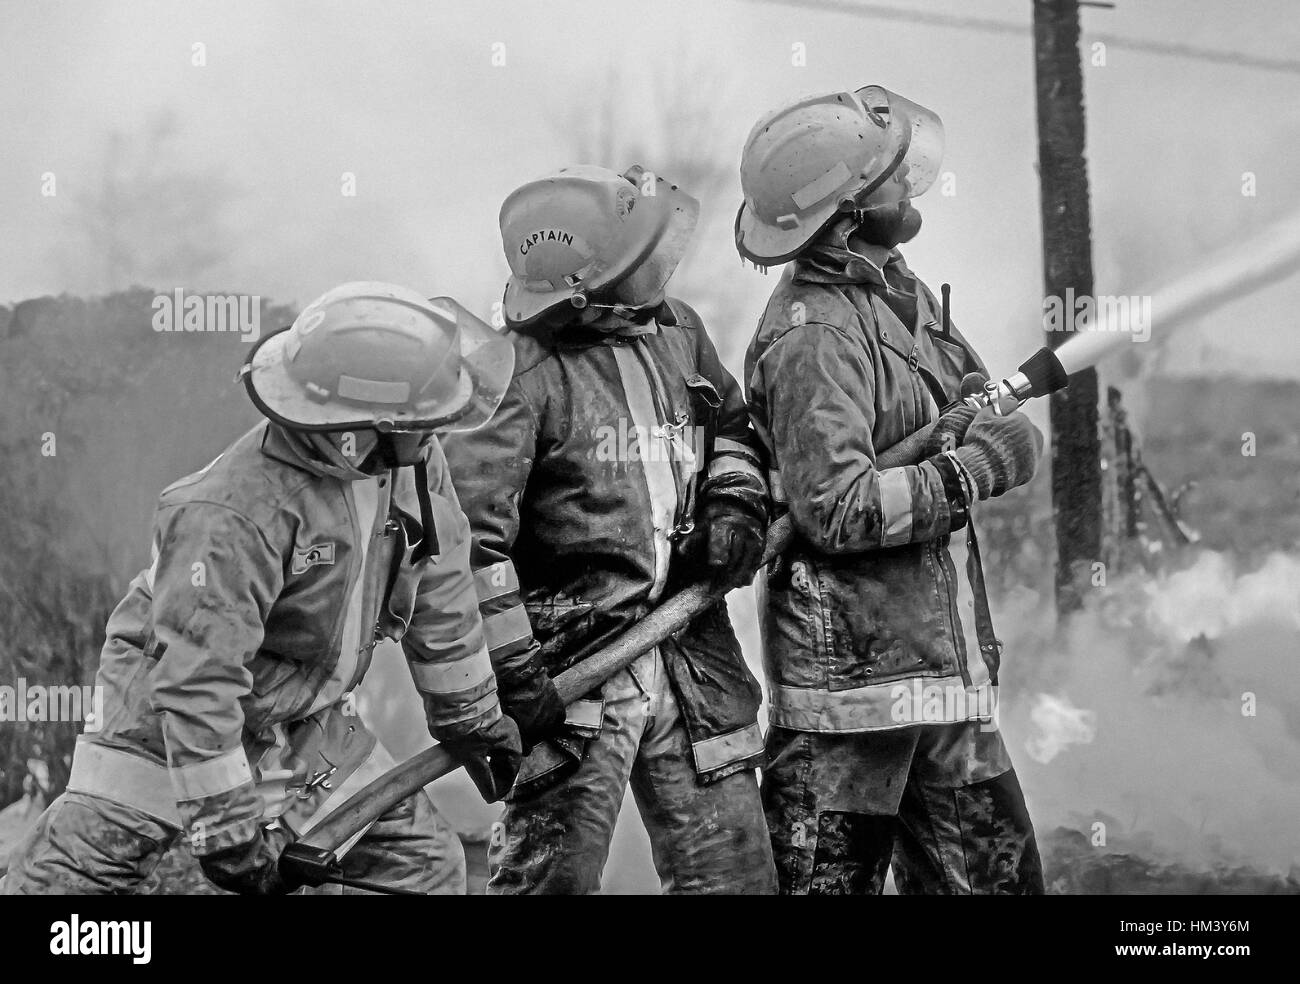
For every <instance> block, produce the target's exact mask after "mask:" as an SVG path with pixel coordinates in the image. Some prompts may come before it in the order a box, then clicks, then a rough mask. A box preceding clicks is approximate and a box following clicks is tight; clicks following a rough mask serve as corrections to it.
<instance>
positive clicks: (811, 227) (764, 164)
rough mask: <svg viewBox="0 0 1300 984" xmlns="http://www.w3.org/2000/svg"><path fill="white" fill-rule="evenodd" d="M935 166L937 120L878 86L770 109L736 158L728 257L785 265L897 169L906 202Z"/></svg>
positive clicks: (921, 189)
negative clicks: (732, 248)
mask: <svg viewBox="0 0 1300 984" xmlns="http://www.w3.org/2000/svg"><path fill="white" fill-rule="evenodd" d="M942 159H943V123H942V122H941V121H940V120H939V117H938V116H936V115H935V114H934V113H933V112H931V111H930V110H928V109H926V108H925V107H924V106H919V105H917V104H916V103H914V102H911V101H910V100H908V99H904V98H903V97H902V96H900V95H898V94H896V93H893V92H890V91H889V90H888V89H885V88H882V87H881V86H878V85H869V86H864V87H863V88H861V89H858V90H857V91H856V92H831V93H826V94H824V95H818V96H809V97H808V98H806V99H801V100H799V101H798V102H796V103H794V104H793V105H790V106H785V107H782V108H781V109H777V110H774V111H773V112H770V113H768V114H767V115H765V116H764V117H763V118H762V119H760V120H759V121H758V123H757V124H756V125H755V126H754V129H753V130H751V131H750V134H749V138H748V139H747V140H746V141H745V149H744V152H743V153H742V155H741V159H740V186H741V190H742V191H743V192H744V196H745V200H744V203H743V204H742V205H741V206H740V212H739V213H738V214H737V215H736V249H738V250H739V251H740V254H741V255H742V256H744V257H746V258H747V259H750V260H752V261H753V262H755V263H758V264H760V265H764V266H770V265H773V264H777V263H785V262H786V261H788V260H791V259H794V257H796V256H798V255H799V253H800V252H802V251H803V249H804V247H806V246H807V245H808V244H809V243H810V242H812V241H813V240H814V239H815V238H816V237H817V235H818V234H819V233H820V232H821V231H822V230H823V229H825V228H826V227H827V226H828V225H830V223H831V222H833V221H834V220H835V219H836V217H837V216H838V215H839V214H841V213H843V212H848V211H852V210H853V209H855V208H858V207H861V205H862V203H863V201H864V200H865V199H866V198H867V197H868V196H869V195H870V194H871V193H872V192H874V191H875V190H876V189H877V188H879V187H880V186H881V185H882V184H884V183H885V182H886V181H887V180H889V178H890V177H891V176H893V175H894V174H895V173H896V172H898V171H899V170H900V169H905V170H904V171H903V174H904V176H905V178H906V180H907V182H908V185H909V189H908V193H907V197H909V198H915V197H916V196H918V195H921V194H924V193H925V191H926V190H927V189H928V188H929V187H930V186H931V185H932V184H933V183H934V180H935V178H936V177H937V176H938V173H939V164H940V162H941V161H942Z"/></svg>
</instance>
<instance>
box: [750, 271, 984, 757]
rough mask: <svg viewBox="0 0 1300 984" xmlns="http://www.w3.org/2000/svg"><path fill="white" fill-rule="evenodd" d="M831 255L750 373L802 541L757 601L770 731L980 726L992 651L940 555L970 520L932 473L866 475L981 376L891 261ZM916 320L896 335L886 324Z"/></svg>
mask: <svg viewBox="0 0 1300 984" xmlns="http://www.w3.org/2000/svg"><path fill="white" fill-rule="evenodd" d="M828 252H829V253H831V254H832V258H830V259H828V258H826V257H825V256H823V257H821V258H819V259H818V260H817V261H815V262H810V261H805V260H799V261H796V262H795V263H793V264H791V265H790V266H788V267H787V268H786V270H785V271H784V273H783V275H782V277H781V280H780V283H779V284H778V285H777V288H776V290H775V291H774V293H773V295H772V297H771V300H770V301H769V302H768V305H767V309H766V310H765V312H764V314H763V317H762V319H761V321H760V323H759V326H758V330H757V332H756V334H755V336H754V339H753V341H752V342H751V344H750V347H749V351H748V353H747V356H746V360H745V372H746V380H747V383H748V387H749V391H748V395H749V400H750V408H751V413H752V414H753V417H754V423H755V428H756V430H757V432H758V434H759V437H760V439H761V440H762V442H763V444H764V445H765V447H766V449H767V452H768V459H769V466H770V467H771V468H772V469H773V474H774V479H775V480H774V482H773V485H774V488H773V493H774V498H775V499H777V501H778V506H779V507H781V503H782V502H783V503H784V506H783V507H784V508H788V510H789V512H790V515H791V517H792V519H793V522H794V526H795V530H796V533H797V537H796V540H795V543H794V545H793V546H792V548H791V549H790V550H789V551H788V552H787V553H786V555H785V556H784V557H783V558H781V560H780V561H779V562H778V563H777V564H774V565H773V567H772V569H771V570H769V571H768V573H767V576H766V583H765V585H764V590H763V591H762V592H761V593H760V599H761V608H760V617H761V618H762V621H763V638H764V649H765V653H764V657H765V666H766V671H767V674H768V679H769V684H770V693H769V697H770V701H771V716H770V721H771V723H772V724H774V725H779V726H781V727H785V728H791V729H795V730H801V731H826V732H855V731H870V730H875V729H883V728H895V727H902V726H906V725H909V724H915V723H919V722H920V721H922V720H926V721H929V720H935V721H943V720H961V719H968V718H976V717H980V718H982V717H987V716H988V709H989V706H990V701H992V700H995V699H996V695H995V694H992V693H990V690H991V688H992V686H993V685H994V684H996V679H997V666H998V652H997V645H996V642H995V640H993V639H992V638H991V632H990V634H989V637H988V638H985V639H980V640H976V639H973V638H972V639H969V640H968V639H967V637H966V636H967V632H966V628H967V627H966V626H963V622H962V612H961V611H960V608H961V607H962V606H961V605H959V597H960V594H961V592H960V591H959V587H960V583H961V581H962V578H961V576H960V575H959V574H958V571H957V568H956V565H954V563H953V559H952V557H951V555H950V553H949V533H950V532H951V531H952V530H954V529H957V528H959V527H960V526H963V525H965V522H966V515H965V506H964V503H963V502H962V500H961V499H960V497H959V496H958V497H954V496H952V495H951V494H950V490H949V489H948V488H946V487H945V484H944V480H943V476H942V475H941V473H940V471H939V469H937V468H936V467H935V465H933V464H931V463H929V462H924V463H921V464H916V465H908V466H905V467H901V468H890V469H886V470H884V471H877V470H876V467H875V460H876V451H877V449H884V448H888V447H890V446H891V445H893V444H895V443H896V442H898V441H899V440H901V439H902V438H904V437H906V436H908V435H910V434H911V433H913V432H914V431H916V430H917V429H919V428H920V427H921V426H923V425H924V424H926V423H927V422H929V421H931V420H933V419H935V417H936V415H937V412H938V410H939V408H941V407H942V406H944V405H946V404H947V403H950V402H952V401H953V400H955V399H956V398H957V396H958V393H959V387H960V383H961V379H962V377H963V376H964V375H965V374H966V373H967V372H970V371H975V370H978V371H981V372H982V371H984V370H983V365H982V363H981V362H980V360H979V358H978V357H977V356H976V354H975V353H974V351H973V350H972V349H971V348H970V346H969V345H968V344H967V343H966V341H965V340H964V339H963V338H962V336H961V335H960V333H958V332H957V331H956V329H952V331H951V333H950V334H949V335H948V336H946V337H945V336H944V335H943V333H942V331H941V329H940V326H939V323H938V320H939V317H940V314H939V309H938V305H937V304H936V303H935V300H934V297H933V296H932V295H931V293H930V291H929V290H928V288H926V287H925V285H924V284H922V283H921V282H920V281H919V280H917V279H916V278H915V277H914V276H913V275H912V273H911V271H909V270H908V269H907V267H906V265H905V264H904V263H903V260H902V257H901V256H900V255H899V254H898V253H897V251H894V252H892V253H890V252H888V251H884V250H880V251H878V252H874V253H872V254H871V255H863V254H861V253H851V252H849V251H848V250H847V249H841V250H838V251H835V250H831V251H828ZM886 275H888V277H889V278H890V280H892V284H893V286H892V287H890V286H889V284H888V282H887V279H886ZM890 290H893V291H894V294H895V296H894V298H892V300H893V301H894V303H893V304H891V303H889V300H890V297H889V291H890ZM900 296H901V298H902V300H901V302H900V300H899V297H900ZM909 306H910V307H911V308H912V310H913V311H914V317H913V319H912V320H911V323H910V324H905V323H904V322H903V321H902V320H901V319H900V317H899V315H898V313H896V311H895V310H894V308H896V307H897V308H899V309H901V310H905V311H906V310H907V309H908V307H909ZM918 688H919V689H918ZM917 694H920V695H921V699H920V700H919V701H918V700H916V699H914V695H917ZM935 695H937V697H938V703H937V704H936V702H935V701H934V700H933V699H931V700H929V702H928V703H926V698H932V697H934V696H935Z"/></svg>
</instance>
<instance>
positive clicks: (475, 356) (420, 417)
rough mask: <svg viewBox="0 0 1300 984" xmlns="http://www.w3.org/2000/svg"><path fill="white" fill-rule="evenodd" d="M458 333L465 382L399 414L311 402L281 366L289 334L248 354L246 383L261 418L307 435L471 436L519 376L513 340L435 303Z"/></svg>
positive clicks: (455, 307) (444, 301)
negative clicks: (370, 432)
mask: <svg viewBox="0 0 1300 984" xmlns="http://www.w3.org/2000/svg"><path fill="white" fill-rule="evenodd" d="M429 303H430V304H432V305H433V306H435V307H437V308H439V309H440V313H441V314H443V315H444V316H446V317H447V319H448V320H455V321H456V324H457V327H458V328H459V332H458V337H459V340H460V357H461V365H460V376H459V379H458V380H457V385H456V387H455V390H454V391H453V392H452V393H451V394H450V395H449V396H447V397H445V398H443V399H441V400H430V401H428V402H425V403H417V404H415V405H414V406H413V407H410V408H404V409H398V408H394V409H393V411H392V412H391V413H388V412H384V413H377V412H374V411H362V410H361V409H360V408H358V407H356V406H352V405H350V404H349V403H348V402H347V401H345V400H339V399H324V400H317V399H313V398H312V397H311V396H310V395H309V394H308V393H307V392H306V390H305V389H304V388H303V387H302V386H300V385H299V384H298V383H297V382H296V381H294V380H293V379H292V378H291V377H290V376H289V375H288V373H286V372H284V371H283V369H282V368H281V367H282V366H283V364H284V361H285V350H286V348H287V346H288V345H289V343H290V341H291V336H290V335H289V334H288V332H289V328H288V327H286V328H281V329H280V330H279V331H275V332H272V333H271V334H269V335H265V336H263V337H262V339H261V340H260V341H258V343H257V344H256V345H255V346H254V348H253V350H252V351H251V352H250V353H249V354H248V359H247V360H246V361H245V363H244V366H243V368H242V369H241V370H240V378H241V379H242V380H243V382H244V387H245V389H247V391H248V395H249V398H250V399H251V400H252V401H253V405H254V406H256V407H257V409H258V410H259V411H261V413H262V414H263V415H265V416H266V417H267V418H269V419H270V420H273V421H275V422H276V423H278V424H282V425H283V426H285V427H289V428H292V429H294V430H301V431H346V430H362V429H375V430H382V431H434V430H473V429H474V428H475V427H479V426H481V425H482V424H484V423H485V422H487V421H488V420H489V419H490V418H491V417H492V415H493V414H494V413H495V412H496V409H497V407H498V406H499V405H500V404H501V401H502V399H504V397H505V394H506V390H507V389H508V388H509V386H510V380H511V377H512V376H513V374H514V365H515V351H514V346H513V345H511V343H510V340H509V339H507V338H505V337H504V336H502V335H500V334H498V333H497V332H495V331H493V330H492V328H491V327H490V326H489V325H487V324H485V323H484V322H483V321H481V320H480V319H478V318H476V317H474V315H472V314H471V313H470V312H469V311H467V310H465V308H463V307H462V306H461V305H460V304H458V303H457V302H456V301H454V300H453V299H451V298H450V297H434V298H430V300H429Z"/></svg>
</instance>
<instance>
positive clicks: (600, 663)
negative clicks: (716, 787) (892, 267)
mask: <svg viewBox="0 0 1300 984" xmlns="http://www.w3.org/2000/svg"><path fill="white" fill-rule="evenodd" d="M1066 381H1067V376H1066V372H1065V369H1064V368H1063V367H1062V366H1061V363H1060V361H1059V360H1058V359H1057V358H1056V356H1055V354H1054V353H1053V352H1052V351H1051V350H1050V349H1047V348H1043V349H1041V350H1039V351H1038V352H1037V353H1035V354H1034V355H1033V356H1032V357H1031V358H1030V359H1029V360H1028V361H1027V362H1025V363H1024V365H1022V366H1021V367H1020V369H1019V370H1018V371H1017V372H1016V373H1015V374H1013V375H1012V376H1010V377H1008V378H1006V379H1003V380H1001V381H1000V382H996V383H995V382H991V381H989V382H986V381H985V380H984V379H983V377H979V376H977V375H975V374H972V375H971V376H968V377H967V378H966V379H965V380H963V381H962V396H961V402H966V403H968V404H970V405H971V406H975V407H985V406H987V407H991V408H992V410H993V412H994V413H996V414H999V415H1005V414H1008V413H1012V412H1013V411H1015V410H1016V409H1017V408H1018V407H1019V406H1020V405H1021V404H1022V403H1024V401H1025V400H1027V399H1029V398H1031V397H1036V396H1045V395H1047V394H1048V393H1051V392H1054V391H1055V390H1058V389H1062V388H1064V386H1065V384H1066ZM934 426H935V424H934V423H930V424H928V425H926V426H925V427H923V428H921V429H920V430H918V431H916V432H915V433H913V434H911V435H909V436H908V437H905V438H904V439H903V440H901V441H899V442H898V443H897V444H895V445H893V446H891V447H890V448H888V449H887V450H885V451H882V452H880V454H879V455H878V456H877V458H876V463H875V467H876V469H877V470H878V471H883V470H885V469H887V468H898V467H901V466H903V465H909V464H914V463H915V462H916V461H917V459H918V458H919V456H920V451H921V448H922V447H924V445H925V443H926V441H927V439H928V438H929V436H930V432H931V431H932V430H933V428H934ZM793 536H794V530H793V525H792V523H791V520H790V517H789V515H788V514H787V515H785V516H782V517H781V518H779V519H777V520H776V521H775V522H773V523H772V525H771V528H770V529H769V530H768V534H767V543H766V546H765V549H764V551H763V564H764V565H766V564H769V563H771V562H772V560H774V559H775V558H777V557H779V556H780V555H781V554H783V553H784V552H785V551H786V549H787V548H788V547H789V545H790V543H791V540H792V539H793ZM725 594H726V589H725V588H720V587H718V586H716V585H714V584H713V583H711V582H708V581H702V582H698V583H696V584H693V585H691V586H690V587H687V588H685V589H683V590H682V591H680V592H678V593H677V594H675V595H674V596H673V597H672V598H670V599H668V600H667V601H665V602H664V603H663V604H661V605H659V607H657V608H656V609H654V611H652V612H650V614H648V615H647V616H646V617H645V618H643V619H642V620H641V621H639V622H637V623H636V625H634V626H632V627H631V628H630V629H628V630H627V631H626V632H625V633H623V635H621V636H619V637H618V639H616V640H615V641H614V642H612V643H610V644H609V645H608V646H606V647H605V648H603V649H601V650H600V651H598V652H596V653H594V654H592V655H591V656H589V657H587V658H586V659H584V660H582V662H580V663H578V664H577V665H576V666H573V667H570V668H569V669H567V670H565V671H564V672H563V673H560V674H559V675H557V676H556V677H555V689H556V690H557V691H559V694H560V699H561V700H562V701H564V703H565V704H570V703H572V702H573V701H575V700H578V699H579V698H581V697H582V696H583V695H585V694H587V693H589V692H591V691H592V690H593V689H595V688H596V687H598V686H600V685H601V684H602V683H603V682H604V681H605V680H607V679H608V678H609V677H611V676H613V675H614V674H615V673H617V672H618V671H619V670H621V669H623V668H625V667H627V666H628V665H630V664H631V663H632V662H633V661H634V660H635V659H636V658H637V657H638V656H640V655H641V654H643V653H645V652H648V651H649V650H651V649H653V648H654V647H655V646H657V645H659V644H660V643H662V642H663V641H664V640H665V639H667V638H669V637H670V636H671V635H673V634H674V633H676V632H678V631H680V630H681V629H683V628H685V627H686V626H687V625H689V624H690V623H691V621H693V620H694V619H695V618H696V617H697V616H698V615H700V614H701V613H703V612H704V611H705V610H707V609H708V608H710V607H711V606H713V605H715V604H717V603H718V602H719V601H720V600H721V599H722V598H723V597H724V596H725ZM460 764H461V763H459V762H458V761H456V759H454V758H453V757H452V755H451V754H450V753H449V752H448V751H447V750H446V749H444V748H443V747H442V746H441V745H434V746H433V747H431V748H426V749H425V750H424V751H422V752H419V753H418V754H416V755H413V756H412V757H411V758H409V759H407V760H406V761H405V762H403V763H402V764H401V765H398V766H396V767H395V768H393V769H390V770H389V771H388V772H386V773H385V774H384V775H382V776H380V777H379V778H377V779H375V780H374V781H372V782H371V783H370V784H369V785H367V786H366V787H365V788H363V789H361V790H359V791H357V792H356V793H355V794H353V795H352V796H351V797H350V798H349V799H348V800H347V801H346V802H344V803H343V804H342V805H340V806H339V807H338V808H337V809H335V810H333V811H331V812H330V813H329V814H328V815H327V816H326V817H324V818H323V819H322V820H321V821H320V823H318V824H317V825H316V826H314V827H313V828H312V829H311V830H310V831H309V832H308V833H307V834H306V835H305V836H304V837H303V838H302V840H300V841H298V842H297V843H296V844H293V845H291V846H290V847H289V848H288V849H287V850H286V851H285V857H284V859H283V860H282V862H281V863H282V864H283V863H285V862H286V861H287V862H289V863H290V864H292V865H294V867H295V870H302V869H303V868H308V869H311V870H312V871H315V872H317V873H318V874H319V875H324V874H325V873H326V872H329V871H331V870H337V862H336V860H335V858H334V852H335V851H336V850H337V849H338V848H339V846H341V845H342V844H345V843H346V842H347V841H348V840H349V839H350V838H352V837H353V836H355V835H356V834H357V833H358V832H359V831H362V830H365V829H366V828H367V827H369V826H370V825H371V824H372V823H374V822H375V821H376V820H378V819H379V818H380V817H381V816H383V815H384V814H385V813H387V812H388V811H389V810H391V809H392V808H393V807H395V806H396V805H397V804H398V803H400V802H401V801H402V800H404V799H406V798H407V797H408V796H410V795H412V794H413V793H415V792H417V791H418V790H420V789H422V788H423V787H424V786H426V785H427V784H428V783H431V782H433V781H434V780H435V779H439V778H441V777H442V776H445V775H447V774H448V773H450V772H453V771H455V770H456V769H457V768H459V767H460ZM325 880H334V879H329V878H326V879H325Z"/></svg>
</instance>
